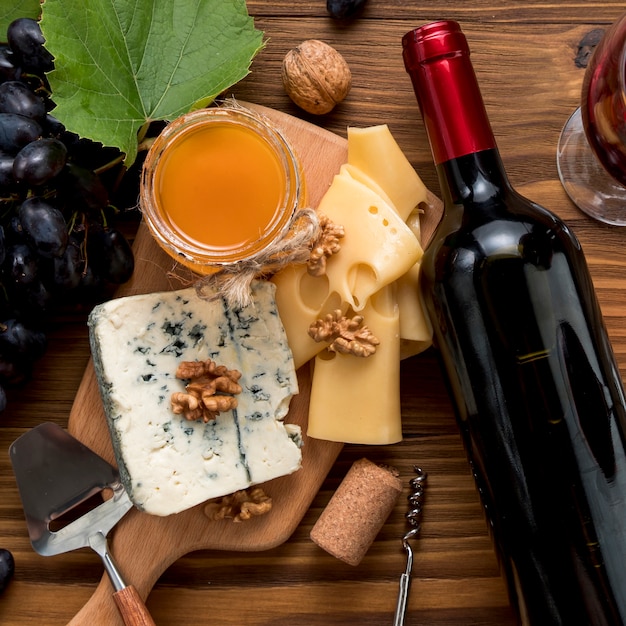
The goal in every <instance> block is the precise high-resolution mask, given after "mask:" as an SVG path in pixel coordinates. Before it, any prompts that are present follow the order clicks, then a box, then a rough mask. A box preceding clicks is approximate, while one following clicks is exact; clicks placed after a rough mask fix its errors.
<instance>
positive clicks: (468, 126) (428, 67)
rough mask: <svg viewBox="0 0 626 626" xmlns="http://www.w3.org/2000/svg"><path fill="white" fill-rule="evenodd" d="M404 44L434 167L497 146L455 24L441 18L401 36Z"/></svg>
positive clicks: (462, 35) (407, 64)
mask: <svg viewBox="0 0 626 626" xmlns="http://www.w3.org/2000/svg"><path fill="white" fill-rule="evenodd" d="M402 47H403V57H404V64H405V67H406V70H407V72H408V73H409V75H410V77H411V81H412V83H413V89H414V90H415V95H416V97H417V102H418V104H419V108H420V111H421V114H422V119H423V121H424V125H425V127H426V133H427V135H428V140H429V142H430V147H431V151H432V154H433V159H434V161H435V165H440V164H442V163H444V162H446V161H449V160H451V159H457V158H459V157H462V156H464V155H467V154H473V153H476V152H480V151H483V150H490V149H493V148H495V147H496V142H495V138H494V136H493V132H492V130H491V125H490V124H489V119H488V117H487V112H486V111H485V106H484V103H483V99H482V96H481V93H480V89H479V87H478V81H477V80H476V75H475V73H474V68H473V66H472V63H471V61H470V51H469V46H468V45H467V40H466V39H465V35H464V34H463V33H462V32H461V28H460V26H459V24H458V23H456V22H453V21H443V22H434V23H431V24H426V25H425V26H422V27H420V28H416V29H414V30H412V31H410V32H409V33H407V34H406V35H405V36H404V37H403V39H402Z"/></svg>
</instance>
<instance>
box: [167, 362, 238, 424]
mask: <svg viewBox="0 0 626 626" xmlns="http://www.w3.org/2000/svg"><path fill="white" fill-rule="evenodd" d="M176 378H180V379H181V380H189V383H188V384H187V385H186V387H185V390H186V393H184V392H177V393H173V394H172V397H171V400H170V401H171V405H172V411H173V412H174V413H175V414H176V415H184V417H185V418H186V419H188V420H190V421H195V420H199V419H202V420H203V421H204V422H210V421H212V420H214V419H215V418H216V417H217V416H218V415H219V414H220V413H221V412H222V411H229V410H231V409H235V408H237V398H235V397H234V396H235V395H236V394H239V393H241V391H242V389H241V385H240V384H239V383H238V381H239V379H240V378H241V372H240V371H239V370H229V369H228V368H227V367H225V366H224V365H217V364H216V363H215V361H212V360H211V359H207V360H206V361H183V362H182V363H181V364H180V365H179V366H178V369H177V370H176Z"/></svg>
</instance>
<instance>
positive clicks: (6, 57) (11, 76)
mask: <svg viewBox="0 0 626 626" xmlns="http://www.w3.org/2000/svg"><path fill="white" fill-rule="evenodd" d="M19 75H20V69H19V66H17V65H16V63H15V58H14V55H13V53H12V52H11V49H10V48H9V46H7V45H6V44H0V81H4V80H15V79H16V78H18V77H19Z"/></svg>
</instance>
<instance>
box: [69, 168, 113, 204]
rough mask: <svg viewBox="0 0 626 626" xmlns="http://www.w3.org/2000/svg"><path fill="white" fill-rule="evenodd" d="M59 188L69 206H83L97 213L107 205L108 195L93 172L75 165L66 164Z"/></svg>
mask: <svg viewBox="0 0 626 626" xmlns="http://www.w3.org/2000/svg"><path fill="white" fill-rule="evenodd" d="M59 186H60V187H62V190H63V193H64V195H65V198H66V201H67V202H68V203H69V204H78V205H85V207H86V208H88V209H91V210H93V211H97V212H100V211H102V210H104V209H105V208H106V207H107V206H108V205H109V193H108V191H107V189H106V187H105V186H104V185H103V183H102V180H101V179H100V177H99V176H98V175H97V174H96V173H95V172H94V171H93V170H88V169H87V168H85V167H81V166H80V165H76V163H68V164H67V167H66V168H65V172H64V174H63V180H62V181H59Z"/></svg>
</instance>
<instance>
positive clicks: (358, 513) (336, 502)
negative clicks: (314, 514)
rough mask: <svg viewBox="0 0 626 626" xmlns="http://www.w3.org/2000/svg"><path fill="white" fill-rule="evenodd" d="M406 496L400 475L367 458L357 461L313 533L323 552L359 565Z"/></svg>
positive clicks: (324, 511) (316, 524)
mask: <svg viewBox="0 0 626 626" xmlns="http://www.w3.org/2000/svg"><path fill="white" fill-rule="evenodd" d="M401 493H402V481H401V480H400V479H399V478H398V472H397V470H395V469H394V468H391V467H388V466H380V465H376V464H375V463H372V462H371V461H369V460H367V459H360V460H358V461H355V462H354V463H353V465H352V467H351V468H350V470H349V471H348V473H347V474H346V476H345V478H344V479H343V481H342V483H341V484H340V485H339V487H338V488H337V491H335V493H334V494H333V497H332V498H331V499H330V501H329V502H328V505H327V506H326V508H325V509H324V510H323V511H322V514H321V515H320V517H319V519H318V520H317V522H316V523H315V525H314V526H313V528H312V530H311V534H310V537H311V539H312V540H313V541H314V542H315V543H316V544H317V545H318V546H319V547H320V548H322V549H323V550H326V552H328V553H330V554H332V555H333V556H334V557H336V558H338V559H340V560H342V561H344V562H346V563H348V564H349V565H358V564H359V563H360V562H361V560H362V559H363V557H364V556H365V554H366V553H367V551H368V550H369V548H370V546H371V545H372V543H374V539H376V535H378V533H379V532H380V529H381V528H382V527H383V524H384V523H385V521H386V520H387V518H388V517H389V514H390V513H391V511H392V510H393V507H394V506H395V504H396V502H397V501H398V497H399V496H400V494H401Z"/></svg>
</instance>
